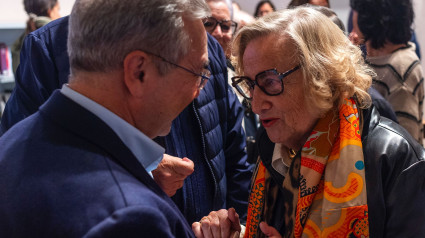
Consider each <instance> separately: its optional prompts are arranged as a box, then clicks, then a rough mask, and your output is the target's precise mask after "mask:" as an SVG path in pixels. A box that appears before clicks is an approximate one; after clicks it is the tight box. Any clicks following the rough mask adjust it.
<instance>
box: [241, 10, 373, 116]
mask: <svg viewBox="0 0 425 238" xmlns="http://www.w3.org/2000/svg"><path fill="white" fill-rule="evenodd" d="M269 35H275V36H278V37H279V38H287V39H290V40H291V41H292V43H293V44H294V45H295V46H296V47H297V57H296V58H297V59H296V60H297V61H298V62H299V63H300V65H301V70H302V71H303V75H304V79H303V80H304V82H303V83H304V86H305V87H304V88H305V96H306V98H307V99H308V101H309V102H310V103H311V104H312V105H313V106H314V108H315V109H317V110H318V111H319V112H320V113H325V112H327V111H328V110H330V109H331V108H337V107H338V106H339V105H340V103H341V102H342V100H343V99H344V98H347V97H353V96H356V97H357V100H358V102H359V104H358V106H359V107H367V106H369V105H370V103H371V98H370V96H369V94H368V93H367V90H368V88H369V87H370V85H371V81H372V76H374V73H373V70H372V69H370V68H369V67H368V66H367V65H366V64H365V62H364V60H363V56H362V54H361V51H360V49H359V48H358V47H356V46H354V45H353V44H351V42H350V41H349V40H348V38H347V37H346V36H345V35H344V33H343V32H342V31H341V30H340V29H339V28H338V26H337V25H336V24H334V23H333V22H332V21H331V20H330V19H329V18H328V17H326V16H325V15H323V14H322V13H320V12H318V11H316V10H313V9H311V8H307V7H298V8H295V9H290V10H284V11H280V12H274V13H270V14H268V15H266V16H265V17H261V18H259V19H258V20H256V21H255V22H254V23H253V24H251V25H247V26H245V27H243V28H242V29H241V30H240V31H239V32H238V34H237V35H236V37H235V39H234V45H233V50H234V55H235V59H234V60H236V62H235V63H236V71H237V73H238V74H240V75H241V74H243V68H244V65H243V54H244V52H245V49H246V47H247V45H248V44H249V42H251V41H252V40H255V39H258V38H261V37H266V36H269ZM282 42H283V41H282ZM276 55H277V56H278V57H276V58H277V59H276V60H277V61H279V60H282V59H280V58H279V57H287V55H285V52H279V51H277V52H276Z"/></svg>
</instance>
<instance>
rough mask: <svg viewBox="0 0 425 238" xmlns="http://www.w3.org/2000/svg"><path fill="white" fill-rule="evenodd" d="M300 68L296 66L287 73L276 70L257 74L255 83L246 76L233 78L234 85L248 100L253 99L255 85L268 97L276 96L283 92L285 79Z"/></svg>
mask: <svg viewBox="0 0 425 238" xmlns="http://www.w3.org/2000/svg"><path fill="white" fill-rule="evenodd" d="M299 68H300V66H299V65H298V66H295V67H294V68H293V69H290V70H288V71H286V72H285V73H279V72H277V71H276V69H270V70H266V71H263V72H261V73H259V74H257V75H256V76H255V81H253V80H251V79H250V78H248V77H246V76H241V77H233V78H232V81H233V83H232V85H233V86H234V87H236V89H237V90H238V91H239V93H240V94H241V95H242V96H244V97H245V98H247V99H251V98H252V94H253V92H254V86H255V85H258V87H259V88H260V89H261V90H262V91H263V92H265V93H266V94H267V95H270V96H276V95H279V94H281V93H282V92H283V89H284V85H283V78H284V77H286V76H288V75H289V74H291V73H293V72H294V71H296V70H298V69H299Z"/></svg>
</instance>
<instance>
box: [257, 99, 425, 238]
mask: <svg viewBox="0 0 425 238" xmlns="http://www.w3.org/2000/svg"><path fill="white" fill-rule="evenodd" d="M363 120H364V121H363V132H362V143H363V155H364V161H365V169H366V189H367V200H368V206H369V233H370V237H374V238H375V237H424V235H425V202H424V201H425V160H424V159H425V150H424V148H423V147H422V146H421V145H419V144H418V143H417V142H416V141H415V140H414V139H413V138H412V137H411V136H410V134H409V133H408V132H407V131H406V130H405V129H404V128H402V127H401V126H400V125H398V124H397V123H395V122H393V121H391V120H389V119H387V118H384V117H381V116H380V115H379V113H378V112H377V110H376V109H375V108H374V107H372V108H369V109H367V110H363ZM257 139H258V141H259V142H258V143H259V144H258V149H259V153H260V157H261V160H262V161H263V163H264V165H265V166H266V168H267V170H268V171H269V172H270V174H271V176H272V183H273V184H274V186H276V184H282V182H283V179H284V177H283V176H282V175H280V174H279V173H278V172H277V171H276V170H274V169H273V167H272V166H271V160H272V155H273V149H274V143H273V142H271V141H270V139H269V138H268V136H267V133H266V131H265V130H264V129H262V131H261V132H259V134H258V137H257ZM280 188H281V187H280ZM281 196H282V189H279V194H278V195H277V199H279V197H281ZM280 201H282V199H280ZM282 205H283V204H282V203H277V204H276V207H275V211H274V212H273V214H272V217H273V218H272V221H271V222H270V223H271V224H270V225H272V226H274V227H275V228H277V229H278V230H279V231H280V233H281V234H283V233H284V232H283V231H284V227H283V226H282V225H283V224H284V221H283V219H284V218H283V216H282V215H283V214H284V213H283V212H281V211H279V210H280V209H284V208H283V207H282Z"/></svg>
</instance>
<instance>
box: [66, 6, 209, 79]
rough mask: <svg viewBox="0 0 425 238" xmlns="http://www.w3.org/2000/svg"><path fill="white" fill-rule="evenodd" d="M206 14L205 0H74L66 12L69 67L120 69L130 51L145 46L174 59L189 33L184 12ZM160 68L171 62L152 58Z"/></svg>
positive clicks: (187, 43)
mask: <svg viewBox="0 0 425 238" xmlns="http://www.w3.org/2000/svg"><path fill="white" fill-rule="evenodd" d="M208 15H210V11H209V8H208V5H207V4H206V3H205V1H204V0H142V1H141V0H108V1H106V0H77V1H76V2H75V4H74V7H73V9H72V12H71V16H70V18H69V35H68V54H69V60H70V66H71V73H73V72H75V71H78V70H81V71H87V72H108V71H112V70H117V69H121V68H122V66H123V61H124V58H125V57H126V56H127V55H128V54H129V53H130V52H132V51H135V50H142V51H143V50H145V51H146V52H150V53H153V54H156V55H160V56H162V57H164V58H166V59H167V60H169V61H171V62H178V61H179V59H181V58H183V57H184V56H185V55H186V54H187V53H188V52H189V47H190V39H189V37H188V34H187V32H186V30H185V29H184V21H183V17H185V18H187V19H189V20H197V19H202V18H204V17H206V16H208ZM155 63H156V65H157V67H158V70H159V73H160V74H166V73H167V72H168V71H169V70H170V68H171V66H170V65H168V64H165V63H163V62H161V61H155Z"/></svg>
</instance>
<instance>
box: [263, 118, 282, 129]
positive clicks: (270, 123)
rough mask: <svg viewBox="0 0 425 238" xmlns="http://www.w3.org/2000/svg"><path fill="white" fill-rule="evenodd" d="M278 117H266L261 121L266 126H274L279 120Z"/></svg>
mask: <svg viewBox="0 0 425 238" xmlns="http://www.w3.org/2000/svg"><path fill="white" fill-rule="evenodd" d="M277 120H278V118H265V119H261V123H262V124H263V126H264V127H265V128H267V127H271V126H273V124H275V123H276V122H277Z"/></svg>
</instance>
